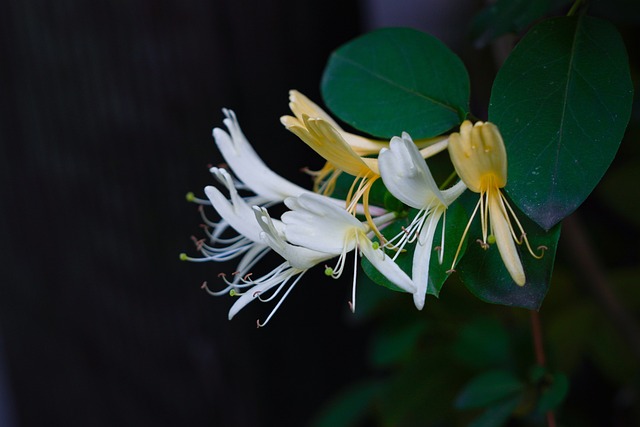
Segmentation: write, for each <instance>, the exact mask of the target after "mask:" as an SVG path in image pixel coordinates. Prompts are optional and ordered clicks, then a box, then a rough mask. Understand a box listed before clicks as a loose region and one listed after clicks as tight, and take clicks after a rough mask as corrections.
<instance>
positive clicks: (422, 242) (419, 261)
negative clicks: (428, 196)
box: [411, 208, 444, 310]
mask: <svg viewBox="0 0 640 427" xmlns="http://www.w3.org/2000/svg"><path fill="white" fill-rule="evenodd" d="M443 212H444V209H442V208H441V209H436V210H435V211H433V212H432V213H431V214H430V215H429V218H427V221H426V223H425V224H424V225H423V226H422V230H421V231H420V235H419V236H418V241H417V242H416V247H415V252H414V253H413V266H412V271H411V278H412V280H413V283H414V284H415V286H416V292H415V293H414V294H413V302H414V303H415V305H416V307H417V308H418V310H422V308H423V307H424V301H425V297H426V294H427V286H428V284H429V263H430V262H431V254H432V252H433V237H434V234H435V232H436V227H437V226H438V222H439V221H440V218H441V217H442V214H443Z"/></svg>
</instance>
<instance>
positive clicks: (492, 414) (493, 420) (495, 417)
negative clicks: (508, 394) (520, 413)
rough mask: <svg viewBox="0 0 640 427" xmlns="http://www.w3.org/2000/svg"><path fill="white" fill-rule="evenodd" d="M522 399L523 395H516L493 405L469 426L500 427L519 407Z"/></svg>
mask: <svg viewBox="0 0 640 427" xmlns="http://www.w3.org/2000/svg"><path fill="white" fill-rule="evenodd" d="M520 400H521V396H515V397H512V398H511V399H506V400H503V401H500V402H498V403H496V404H494V405H492V406H491V407H489V408H488V409H487V410H486V411H484V412H483V413H482V415H480V416H479V417H478V418H476V419H475V420H473V421H472V422H471V423H470V424H469V427H500V426H502V425H504V424H505V423H506V422H507V421H508V420H509V417H510V416H511V414H512V413H513V411H515V409H516V408H517V407H518V404H519V403H520Z"/></svg>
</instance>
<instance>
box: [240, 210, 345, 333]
mask: <svg viewBox="0 0 640 427" xmlns="http://www.w3.org/2000/svg"><path fill="white" fill-rule="evenodd" d="M253 213H254V214H255V218H256V224H258V226H259V227H260V228H261V230H262V231H261V233H260V238H261V239H262V241H263V242H264V243H265V244H267V245H268V246H269V247H271V248H272V249H273V250H275V251H276V252H277V253H278V254H280V255H281V256H282V257H283V258H284V259H285V261H284V262H283V263H281V264H280V265H278V266H277V267H276V268H274V269H273V270H272V271H270V272H269V273H267V274H265V275H263V276H261V277H259V278H255V279H254V278H252V277H251V276H250V275H246V276H244V277H242V279H241V282H242V286H243V287H248V289H247V290H246V291H244V292H243V293H239V292H238V293H236V295H240V298H238V300H237V301H236V302H235V303H234V304H233V305H232V306H231V309H230V310H229V320H231V319H232V318H233V317H234V316H235V315H236V314H237V313H238V312H239V311H240V310H242V309H243V308H244V307H245V306H246V305H247V304H249V303H250V302H252V301H255V300H256V299H257V300H259V301H262V302H269V301H272V300H273V299H274V298H276V297H278V296H279V295H280V294H281V293H282V291H283V290H284V289H286V291H284V293H283V295H282V296H281V297H280V299H279V300H278V302H277V303H276V305H275V307H274V308H273V309H272V310H271V313H269V315H268V317H267V318H266V320H265V321H264V322H260V321H257V326H258V327H262V326H264V325H266V324H267V323H268V322H269V320H271V318H272V317H273V315H274V314H275V312H276V311H277V310H278V308H280V306H281V305H282V303H283V302H284V300H285V299H286V298H287V296H288V295H289V293H290V292H291V291H292V290H293V288H294V287H295V286H296V284H297V283H298V282H299V281H300V279H302V276H304V274H305V273H306V272H307V270H309V269H310V268H312V267H314V266H315V265H317V264H319V263H321V262H323V261H326V260H328V259H331V258H333V257H334V256H336V254H332V253H324V252H319V251H314V250H312V249H308V248H305V247H302V246H295V245H292V244H290V243H289V242H287V241H286V240H285V238H284V234H283V233H282V226H281V223H280V222H279V221H277V222H274V220H273V219H272V218H271V217H270V216H269V213H268V212H267V210H266V209H265V208H262V207H259V206H254V207H253ZM265 295H268V296H267V297H266V298H265Z"/></svg>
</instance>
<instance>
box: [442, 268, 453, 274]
mask: <svg viewBox="0 0 640 427" xmlns="http://www.w3.org/2000/svg"><path fill="white" fill-rule="evenodd" d="M455 272H456V270H455V268H452V269H450V270H447V271H445V273H447V274H451V273H455Z"/></svg>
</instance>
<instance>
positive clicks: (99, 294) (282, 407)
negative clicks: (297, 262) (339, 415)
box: [0, 0, 366, 426]
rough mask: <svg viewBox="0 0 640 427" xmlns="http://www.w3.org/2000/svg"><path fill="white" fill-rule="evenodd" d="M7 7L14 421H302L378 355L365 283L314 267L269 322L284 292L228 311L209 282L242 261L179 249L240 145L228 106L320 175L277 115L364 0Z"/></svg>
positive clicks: (269, 146)
mask: <svg viewBox="0 0 640 427" xmlns="http://www.w3.org/2000/svg"><path fill="white" fill-rule="evenodd" d="M2 9H3V10H2V13H1V14H0V43H1V47H0V49H1V50H0V52H2V58H1V59H0V60H1V63H2V66H1V67H0V70H1V71H0V72H1V82H2V93H1V96H2V102H1V103H0V105H1V106H2V107H1V108H2V111H0V120H1V126H2V129H1V130H2V144H1V146H0V147H1V148H0V149H1V150H2V152H1V153H0V174H1V179H0V189H1V194H2V215H1V216H0V236H1V237H0V255H1V258H2V284H1V295H0V327H1V331H2V335H1V341H0V343H1V350H2V353H3V354H2V355H3V359H4V369H3V370H2V373H3V396H4V398H3V399H2V404H3V406H2V413H1V415H2V416H3V419H2V420H0V425H2V426H13V425H21V426H40V425H54V426H55V425H61V426H89V425H91V426H114V425H139V426H144V425H191V426H198V425H208V426H212V425H219V426H270V425H281V426H285V425H296V426H299V425H304V424H305V423H306V422H307V421H308V420H309V418H310V417H311V416H312V415H313V413H314V412H315V411H316V410H317V409H318V408H319V407H320V405H322V404H323V403H324V402H325V401H326V399H327V398H328V397H329V396H330V395H331V394H332V393H334V392H336V391H337V390H338V389H339V388H340V386H341V384H344V383H345V382H347V381H349V380H350V379H352V378H354V377H356V376H357V375H358V374H359V373H361V372H362V370H363V369H364V368H363V367H362V366H361V364H360V363H359V360H360V359H361V355H362V353H363V352H364V351H365V346H364V345H363V343H364V340H365V335H366V334H365V333H364V332H365V331H364V330H362V328H361V327H358V326H357V325H354V322H353V321H351V320H349V319H350V318H349V316H348V314H347V313H348V310H347V300H348V297H347V295H348V293H349V289H348V287H347V286H345V285H344V284H343V283H342V282H340V283H338V282H329V283H328V284H327V282H326V281H324V283H317V280H315V279H314V277H315V278H317V277H318V276H317V275H316V276H313V275H310V276H308V277H307V278H306V280H305V282H304V283H303V285H301V286H299V288H298V289H297V290H298V291H299V292H293V294H292V295H291V296H290V298H289V299H288V301H287V304H286V313H285V312H284V311H283V312H281V313H279V315H278V316H276V317H275V318H274V319H273V321H272V322H271V323H270V324H269V327H268V328H264V329H261V330H258V331H256V330H255V320H256V319H257V318H258V317H260V318H264V317H265V316H266V314H268V311H269V310H270V307H269V306H267V305H261V306H258V305H257V304H256V307H249V308H248V309H247V310H246V312H244V311H243V312H242V313H241V314H240V315H239V316H237V318H236V319H234V320H233V322H229V321H228V320H227V311H228V308H229V307H230V305H231V303H232V300H230V299H229V298H211V297H208V296H207V295H206V294H205V293H204V292H203V291H202V290H201V289H200V284H201V283H202V281H204V280H209V282H210V283H214V284H215V277H216V275H217V273H218V272H219V271H227V270H229V269H231V268H232V267H223V266H219V265H215V264H211V263H208V264H192V263H184V262H180V261H179V259H178V254H179V253H180V252H183V251H186V252H189V253H191V254H195V250H194V249H193V245H192V243H191V240H190V238H189V237H190V235H191V234H196V235H197V233H200V231H201V230H200V229H199V228H198V224H199V222H200V221H201V220H200V218H199V215H198V213H197V210H196V206H195V205H193V204H189V203H187V202H186V201H185V198H184V196H185V193H186V192H187V191H194V192H195V193H196V194H199V195H201V194H202V188H203V187H204V186H205V185H208V184H210V183H212V179H211V177H210V175H209V173H208V168H207V165H208V164H216V163H218V162H220V161H221V160H222V159H221V158H220V156H219V154H218V153H217V151H216V149H215V146H214V144H213V141H212V138H211V128H212V127H214V126H221V125H222V118H223V116H222V113H221V111H220V110H221V108H222V107H228V108H233V109H235V111H236V113H237V114H238V117H239V120H240V123H241V125H242V126H243V129H244V131H245V133H246V134H247V135H248V137H249V139H250V140H251V141H252V142H253V144H254V145H255V146H256V149H257V151H258V152H260V153H261V154H262V155H263V156H264V158H265V160H266V162H267V163H268V164H269V165H271V166H272V167H273V168H274V169H275V170H277V171H278V172H280V173H282V174H284V175H285V176H287V177H289V178H291V179H294V180H297V182H299V183H301V184H304V185H308V184H309V183H308V180H307V177H306V176H305V175H303V174H302V173H300V172H299V171H298V170H297V168H291V167H290V165H291V164H295V165H298V166H300V167H302V166H312V167H317V166H319V165H320V160H319V159H318V158H316V156H314V155H313V154H312V153H311V152H310V151H309V150H308V149H307V148H306V146H304V144H300V143H299V142H298V141H296V139H295V137H293V136H292V135H290V134H289V133H288V132H286V130H284V129H283V128H282V126H281V125H280V123H279V120H278V119H279V117H280V116H281V115H283V114H287V113H288V106H287V103H288V99H287V91H288V90H289V89H291V88H296V89H299V90H301V91H303V92H304V93H306V94H307V95H309V96H310V97H312V98H313V99H319V95H318V85H319V81H320V76H321V73H322V69H323V66H324V64H325V61H326V59H327V57H328V55H329V53H330V51H331V50H332V49H334V48H335V47H336V46H338V45H339V44H341V43H343V42H345V41H347V40H348V39H350V38H352V37H353V36H355V35H356V34H358V32H359V24H358V22H359V20H358V10H357V7H356V3H355V2H353V3H352V2H341V1H338V0H333V1H323V2H309V1H285V0H281V1H275V2H261V1H236V0H216V1H208V0H188V1H183V0H181V1H176V0H161V1H159V0H136V1H112V2H87V1H80V0H59V1H55V2H43V1H18V0H15V1H9V2H8V3H7V2H4V3H3V8H2ZM228 272H229V271H228ZM302 286H304V288H306V289H305V292H301V290H302ZM283 314H285V315H283ZM345 319H347V320H346V321H345ZM350 325H352V326H350Z"/></svg>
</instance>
